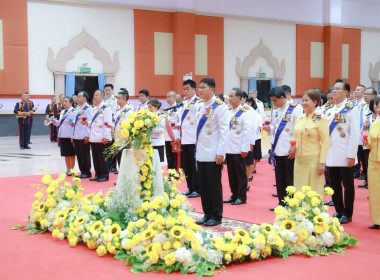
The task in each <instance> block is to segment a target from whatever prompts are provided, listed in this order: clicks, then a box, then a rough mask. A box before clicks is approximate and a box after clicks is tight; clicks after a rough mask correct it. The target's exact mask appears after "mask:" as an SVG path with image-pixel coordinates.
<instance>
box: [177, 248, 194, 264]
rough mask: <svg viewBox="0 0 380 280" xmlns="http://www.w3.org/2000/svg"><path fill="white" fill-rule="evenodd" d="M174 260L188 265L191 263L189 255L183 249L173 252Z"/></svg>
mask: <svg viewBox="0 0 380 280" xmlns="http://www.w3.org/2000/svg"><path fill="white" fill-rule="evenodd" d="M174 255H175V259H176V261H178V262H181V263H189V262H191V253H190V251H189V250H187V249H186V248H185V247H179V248H178V249H177V250H176V251H175V252H174Z"/></svg>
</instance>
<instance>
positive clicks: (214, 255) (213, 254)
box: [205, 250, 223, 264]
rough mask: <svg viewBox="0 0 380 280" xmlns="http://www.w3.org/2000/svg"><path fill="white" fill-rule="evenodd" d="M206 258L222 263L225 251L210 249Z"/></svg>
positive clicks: (209, 260) (212, 261)
mask: <svg viewBox="0 0 380 280" xmlns="http://www.w3.org/2000/svg"><path fill="white" fill-rule="evenodd" d="M205 259H206V261H208V262H211V263H214V264H222V263H223V261H222V260H223V252H219V251H216V250H208V256H207V257H206V258H205Z"/></svg>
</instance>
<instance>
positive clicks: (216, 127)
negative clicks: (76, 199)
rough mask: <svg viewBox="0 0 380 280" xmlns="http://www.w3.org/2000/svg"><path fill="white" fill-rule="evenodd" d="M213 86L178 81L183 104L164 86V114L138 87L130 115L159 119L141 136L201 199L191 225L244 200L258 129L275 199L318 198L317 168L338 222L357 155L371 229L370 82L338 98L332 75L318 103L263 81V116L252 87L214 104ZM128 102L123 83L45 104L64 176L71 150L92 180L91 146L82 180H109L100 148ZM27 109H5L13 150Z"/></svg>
mask: <svg viewBox="0 0 380 280" xmlns="http://www.w3.org/2000/svg"><path fill="white" fill-rule="evenodd" d="M215 87H216V83H215V80H214V79H213V78H203V79H202V80H201V81H200V84H199V86H198V95H197V94H196V91H197V85H196V83H195V81H193V80H186V81H184V82H183V93H184V100H183V102H181V101H182V100H179V99H181V96H179V95H178V94H176V93H175V92H174V91H169V92H168V93H167V98H166V99H167V103H168V107H167V108H166V109H164V111H166V112H165V113H159V109H160V107H161V105H162V104H161V102H160V101H158V100H157V99H156V98H150V97H149V91H148V90H146V89H143V90H140V92H139V100H140V102H141V104H140V105H139V106H138V108H137V111H138V110H140V109H148V110H150V111H151V112H155V113H157V114H158V115H159V125H158V126H157V127H156V128H155V129H154V131H153V132H152V135H151V138H152V145H153V147H154V149H157V150H158V153H159V155H160V159H161V161H164V157H165V156H164V153H166V159H167V163H168V169H179V168H180V167H182V169H183V170H184V173H185V175H186V183H187V188H188V190H187V191H186V192H184V195H186V196H187V197H189V198H195V197H199V196H200V197H201V202H202V208H203V212H204V216H203V218H202V219H201V220H199V221H197V224H202V225H205V226H215V225H218V224H220V223H221V221H222V216H223V203H230V204H231V205H241V204H245V203H246V201H247V191H248V190H249V181H250V179H251V178H252V174H253V173H254V172H255V166H256V163H257V162H258V161H259V160H260V159H261V142H260V141H261V130H262V129H263V130H265V131H267V132H268V133H269V135H270V139H271V149H270V150H269V163H271V164H273V165H274V168H275V178H276V189H277V194H276V196H277V197H278V201H279V202H278V204H279V205H282V206H286V202H285V200H284V198H285V196H286V187H287V186H292V185H294V186H295V187H296V188H297V189H300V188H301V187H302V186H306V185H307V186H310V187H311V188H312V190H314V191H316V192H317V193H319V194H321V195H322V196H324V191H323V188H324V185H325V183H324V177H323V174H326V173H327V174H328V178H329V180H328V182H327V183H328V184H329V185H331V187H332V188H333V190H334V195H333V196H332V199H333V204H334V207H335V209H336V213H335V214H334V216H335V217H337V218H339V221H340V222H341V223H343V224H344V223H349V222H351V221H352V216H353V209H354V198H355V189H354V177H355V174H354V166H355V165H356V164H357V162H358V158H359V162H360V163H361V166H362V167H363V172H362V173H363V174H364V179H365V183H364V184H363V185H361V187H367V188H369V200H370V210H371V218H372V221H373V223H374V225H372V226H370V228H379V224H380V208H379V207H380V206H379V205H380V203H379V200H380V187H379V178H378V176H379V175H378V173H379V172H378V170H379V165H380V151H379V147H380V145H379V139H380V130H379V129H380V98H378V97H376V94H377V92H376V91H375V90H374V89H373V88H366V87H364V86H362V85H359V86H358V87H357V88H356V90H355V92H357V99H356V100H355V102H352V101H350V100H349V99H347V97H348V96H349V92H350V85H349V84H348V83H347V82H345V81H343V80H341V79H338V80H336V82H335V84H334V86H333V87H331V88H330V91H329V93H328V94H327V98H328V101H329V102H327V103H325V104H322V102H323V98H322V97H323V96H322V95H321V91H320V90H318V89H312V90H308V91H306V92H305V93H304V94H303V97H302V103H301V104H298V103H296V102H293V100H292V99H291V94H290V93H291V89H290V87H289V86H286V85H285V86H282V87H273V88H272V89H271V90H270V92H269V96H270V99H271V102H272V103H273V105H274V106H275V108H274V109H273V110H272V112H271V114H270V117H269V118H268V117H267V118H265V113H264V106H263V103H262V102H261V101H259V100H258V99H257V91H256V90H252V91H251V92H250V93H249V94H250V96H248V94H247V93H245V92H244V91H242V90H240V89H239V88H233V89H231V91H230V92H229V94H228V105H227V104H225V103H224V102H223V101H222V100H221V99H222V97H223V95H222V96H221V97H218V96H217V95H216V94H215ZM363 96H364V97H363ZM362 97H363V98H362ZM128 99H129V93H128V91H127V90H126V89H125V88H122V89H120V91H119V92H118V94H117V95H116V96H114V95H113V85H112V84H106V85H105V90H104V91H103V90H96V91H95V93H94V97H93V106H91V105H89V104H88V100H89V95H88V94H87V93H86V92H84V91H82V92H79V93H78V94H77V96H76V102H74V100H73V98H72V97H65V98H63V102H62V105H63V108H61V110H60V111H59V109H58V106H57V109H56V110H55V109H54V108H55V107H54V106H50V105H48V108H47V110H46V111H47V118H49V119H51V121H52V124H53V125H54V126H55V127H57V128H58V139H59V144H60V149H61V155H62V156H64V157H65V160H66V167H67V175H71V173H70V170H71V169H72V168H73V167H74V165H75V156H76V157H77V161H78V166H79V169H80V171H81V174H80V175H78V177H80V178H91V177H92V175H91V172H90V170H91V156H90V149H91V151H92V163H93V166H94V169H95V177H94V178H91V179H90V180H92V181H98V182H104V181H108V180H109V172H110V171H116V162H119V164H120V154H118V155H117V156H116V157H115V159H113V160H109V161H106V160H105V158H104V150H105V148H106V147H108V146H109V145H111V144H112V143H113V141H114V140H115V138H116V140H118V139H117V138H118V137H121V136H120V134H118V133H115V132H117V131H118V130H120V125H121V123H122V121H123V120H126V119H127V118H128V116H129V114H130V113H131V112H133V111H134V108H133V106H132V105H131V104H130V103H129V102H128ZM75 103H77V104H75ZM53 105H54V104H53ZM29 107H31V108H33V107H34V106H33V104H29V103H28V102H27V98H26V97H25V98H24V97H23V101H22V102H19V103H17V104H16V107H15V114H16V115H17V116H19V117H20V119H19V127H20V131H21V130H22V131H23V134H21V133H20V147H21V148H25V147H27V146H28V145H27V142H28V141H29V140H28V139H29V138H30V131H29V136H28V132H25V131H27V130H28V128H23V127H24V126H23V125H24V123H25V124H28V123H29V118H31V116H32V113H31V112H30V111H31V110H30V108H29ZM56 111H57V112H56ZM20 121H21V123H20ZM263 121H264V122H263ZM26 127H27V126H26ZM28 137H29V138H28ZM21 140H22V141H21ZM223 164H226V166H227V171H228V180H229V186H230V189H231V197H230V198H229V199H227V200H224V201H223V193H222V183H221V174H222V167H223ZM356 166H357V165H356ZM116 173H117V172H116ZM367 177H368V180H367ZM342 186H343V187H342ZM343 190H344V192H343ZM270 210H274V208H271V209H270Z"/></svg>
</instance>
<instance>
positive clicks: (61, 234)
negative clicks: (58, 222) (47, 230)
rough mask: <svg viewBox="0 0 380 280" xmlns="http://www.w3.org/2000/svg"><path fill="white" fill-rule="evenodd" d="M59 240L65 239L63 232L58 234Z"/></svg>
mask: <svg viewBox="0 0 380 280" xmlns="http://www.w3.org/2000/svg"><path fill="white" fill-rule="evenodd" d="M58 239H59V240H63V239H65V235H64V234H63V233H62V232H61V233H60V234H58Z"/></svg>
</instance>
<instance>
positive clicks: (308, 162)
mask: <svg viewBox="0 0 380 280" xmlns="http://www.w3.org/2000/svg"><path fill="white" fill-rule="evenodd" d="M320 103H321V95H320V93H319V92H318V91H316V90H308V91H306V92H305V93H304V94H303V97H302V108H303V110H304V112H305V113H304V114H303V115H300V116H299V117H298V118H297V119H296V121H295V124H294V130H293V137H294V138H295V140H296V145H295V146H292V147H291V151H290V152H289V154H294V152H295V162H294V186H295V187H296V188H297V190H301V188H302V186H310V187H311V188H312V190H314V191H316V192H317V193H319V194H321V195H322V196H323V195H324V192H323V186H324V181H323V180H324V176H323V174H324V172H325V168H326V165H325V164H326V156H327V150H328V146H329V123H328V120H327V119H326V118H325V117H324V116H322V114H321V113H318V112H317V111H316V110H315V109H316V107H317V106H318V105H319V104H320Z"/></svg>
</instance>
